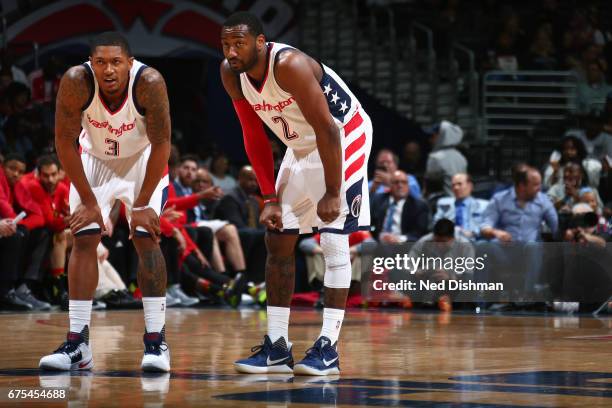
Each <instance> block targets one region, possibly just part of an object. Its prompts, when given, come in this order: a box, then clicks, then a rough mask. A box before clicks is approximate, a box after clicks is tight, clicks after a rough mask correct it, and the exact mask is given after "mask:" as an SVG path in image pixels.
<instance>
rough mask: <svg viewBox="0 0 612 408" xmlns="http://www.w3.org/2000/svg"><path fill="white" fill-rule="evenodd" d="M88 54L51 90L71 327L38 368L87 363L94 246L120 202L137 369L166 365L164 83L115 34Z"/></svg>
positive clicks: (80, 367) (163, 368)
mask: <svg viewBox="0 0 612 408" xmlns="http://www.w3.org/2000/svg"><path fill="white" fill-rule="evenodd" d="M90 51H91V54H90V57H89V61H88V62H86V63H85V64H82V65H80V66H75V67H72V68H70V69H69V70H68V71H67V72H66V74H65V75H64V76H63V78H62V80H61V83H60V87H59V91H58V95H57V104H56V105H57V108H56V117H55V145H56V149H57V154H58V157H59V159H60V161H61V163H62V165H63V167H64V170H65V171H66V174H67V175H68V177H69V178H70V180H71V182H72V184H71V186H70V216H69V217H68V222H69V224H70V230H71V232H72V234H73V235H74V245H73V249H72V254H71V256H70V260H69V263H68V287H69V297H70V300H69V317H70V330H69V332H68V338H67V340H66V342H64V343H63V344H62V345H61V346H60V347H59V348H58V349H57V350H55V351H54V352H53V353H52V354H50V355H47V356H45V357H43V358H42V359H41V360H40V364H39V366H40V368H42V369H49V370H89V369H91V368H92V367H93V359H92V353H91V349H90V347H89V323H90V320H91V306H92V298H93V294H94V291H95V289H96V286H97V284H98V266H97V265H98V264H97V253H96V248H97V246H98V244H99V243H100V237H101V235H102V234H104V233H106V228H107V226H109V224H108V217H109V213H110V210H111V208H112V207H113V205H114V203H115V201H116V200H121V201H122V202H123V203H124V204H125V206H126V208H127V215H128V219H129V222H130V237H131V238H132V240H133V242H134V246H135V247H136V251H137V252H138V257H139V263H138V286H139V287H140V289H141V291H142V294H143V298H142V301H143V306H144V315H145V335H144V349H145V350H144V356H143V359H142V364H141V366H142V369H143V370H146V371H169V370H170V353H169V351H168V345H167V344H166V342H165V329H164V323H165V308H166V306H165V301H166V267H165V262H164V258H163V256H162V253H161V250H160V248H159V244H158V241H159V235H160V228H159V215H160V214H161V212H162V209H163V206H164V204H165V200H166V196H167V186H168V171H167V163H168V157H169V155H170V109H169V106H168V95H167V91H166V84H165V83H164V79H163V78H162V76H161V75H160V73H159V72H157V71H156V70H154V69H153V68H149V67H147V66H145V65H143V64H141V63H140V62H138V61H136V60H134V58H133V57H132V54H131V52H130V47H129V44H128V43H127V41H126V40H125V38H123V37H122V36H121V35H120V34H118V33H116V32H108V33H102V34H99V35H98V36H96V37H95V38H94V39H93V40H92V43H91V50H90ZM79 133H80V135H79ZM77 138H78V140H79V145H80V149H81V152H80V154H79V151H77V148H76V147H75V140H76V139H77ZM99 346H101V347H103V346H104V345H102V344H100V345H99Z"/></svg>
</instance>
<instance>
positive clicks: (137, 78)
mask: <svg viewBox="0 0 612 408" xmlns="http://www.w3.org/2000/svg"><path fill="white" fill-rule="evenodd" d="M145 68H149V66H148V65H145V64H142V66H141V67H140V68H138V71H136V75H135V76H134V83H133V84H132V101H133V102H134V107H135V108H136V111H137V112H138V113H139V114H140V115H141V116H144V115H145V113H146V109H145V108H143V107H142V106H140V105H139V104H138V100H137V99H136V84H137V83H138V80H139V79H140V75H141V74H142V71H144V70H145Z"/></svg>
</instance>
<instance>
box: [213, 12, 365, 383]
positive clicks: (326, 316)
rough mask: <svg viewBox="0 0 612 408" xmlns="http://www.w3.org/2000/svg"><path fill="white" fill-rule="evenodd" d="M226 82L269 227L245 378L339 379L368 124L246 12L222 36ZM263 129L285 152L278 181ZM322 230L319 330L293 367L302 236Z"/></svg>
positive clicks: (330, 81)
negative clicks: (258, 329) (258, 330)
mask: <svg viewBox="0 0 612 408" xmlns="http://www.w3.org/2000/svg"><path fill="white" fill-rule="evenodd" d="M221 43H222V46H223V53H224V55H225V58H226V59H225V60H224V61H223V62H222V64H221V78H222V80H223V85H224V86H225V89H226V91H227V93H228V94H229V95H230V97H231V98H232V100H233V104H234V107H235V109H236V112H237V114H238V117H239V119H240V123H241V125H242V130H243V136H244V145H245V149H246V151H247V155H248V157H249V160H250V161H251V164H252V166H253V168H254V169H255V172H256V175H257V180H258V183H259V185H260V188H261V191H262V194H263V195H264V203H265V207H264V209H263V211H262V214H261V218H260V221H261V222H262V223H263V224H264V225H265V226H266V227H267V228H268V232H267V234H266V246H267V249H268V258H267V263H266V289H267V292H268V307H267V312H268V313H267V314H268V333H267V334H266V335H265V336H264V341H263V344H262V345H260V346H257V347H255V348H254V349H253V351H255V354H253V355H252V356H251V357H249V358H246V359H243V360H239V361H237V362H236V363H234V366H235V368H236V369H237V370H238V371H239V372H244V373H291V372H293V373H295V374H304V375H328V374H339V372H340V364H339V359H338V352H337V342H338V336H339V333H340V327H341V325H342V321H343V318H344V308H345V304H346V297H347V294H348V290H349V286H350V281H351V264H350V255H349V244H348V234H349V233H351V232H353V231H356V230H357V229H360V228H362V229H369V225H370V209H369V202H368V193H367V185H368V181H367V175H366V169H367V160H368V156H369V154H370V149H371V145H372V125H371V121H370V119H369V117H368V115H367V114H366V113H365V112H364V110H363V109H362V107H361V106H360V104H359V101H358V100H357V98H355V95H353V93H352V92H351V91H350V90H349V89H348V87H347V86H346V84H345V83H344V82H343V81H342V79H340V78H339V77H338V75H336V73H335V72H334V71H333V70H331V69H330V68H329V67H326V66H325V65H323V64H320V63H319V62H317V61H315V60H314V59H312V58H311V57H309V56H308V55H306V54H304V53H302V52H300V51H299V50H297V49H295V48H293V47H290V46H287V45H284V44H279V43H272V42H266V39H265V37H264V35H263V30H262V26H261V23H260V22H259V20H258V19H257V18H256V17H255V16H253V15H252V14H249V13H245V12H240V13H236V14H234V15H232V16H230V17H229V18H228V20H227V21H226V22H225V23H224V24H223V28H222V31H221ZM262 123H265V124H266V125H267V126H268V127H269V128H270V129H271V130H272V131H273V132H274V133H275V134H276V136H277V137H278V138H279V139H280V140H281V141H282V142H283V143H285V145H286V146H287V152H286V154H285V157H284V159H283V163H282V165H281V167H280V170H279V173H278V176H277V180H276V184H274V172H273V162H272V152H271V149H270V144H269V141H268V139H267V137H266V134H265V132H264V129H263V126H262ZM317 230H318V232H320V233H321V247H322V249H323V255H324V258H325V265H326V268H325V269H326V270H325V278H324V284H325V295H324V303H325V309H324V310H323V327H322V329H321V333H320V335H319V336H318V338H317V339H316V341H315V343H314V345H313V347H311V348H310V349H308V350H307V351H306V356H305V357H304V358H303V359H302V360H301V361H300V362H299V363H297V364H295V365H294V363H293V357H292V350H291V342H289V337H288V325H289V305H290V302H291V297H292V295H293V288H294V280H295V258H294V251H295V244H296V241H297V239H298V234H307V233H312V232H313V231H317Z"/></svg>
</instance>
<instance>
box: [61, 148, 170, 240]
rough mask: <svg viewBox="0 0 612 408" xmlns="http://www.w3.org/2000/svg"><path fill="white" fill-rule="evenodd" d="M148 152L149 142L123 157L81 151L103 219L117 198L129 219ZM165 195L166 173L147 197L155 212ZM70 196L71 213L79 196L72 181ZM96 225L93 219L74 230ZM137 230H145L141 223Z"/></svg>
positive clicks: (149, 149)
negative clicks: (132, 154) (102, 157)
mask: <svg viewBox="0 0 612 408" xmlns="http://www.w3.org/2000/svg"><path fill="white" fill-rule="evenodd" d="M150 153H151V146H150V145H149V146H147V147H146V148H145V149H144V150H143V151H142V152H141V153H138V154H135V155H134V156H131V157H126V158H124V159H112V160H101V159H99V158H97V157H96V156H93V155H91V154H89V153H82V154H81V161H82V163H83V170H85V177H87V181H88V182H89V185H90V186H91V189H92V190H93V193H94V195H95V196H96V200H97V202H98V206H99V207H100V210H101V212H102V218H103V219H104V222H105V223H106V222H107V220H108V216H109V214H110V211H111V209H112V208H113V205H114V204H115V201H116V200H121V201H122V202H123V203H124V204H125V206H126V209H127V211H126V214H127V217H128V221H129V220H130V214H131V211H132V206H133V203H134V201H135V200H136V198H137V197H138V194H139V193H140V187H141V186H142V182H143V181H144V176H145V173H146V169H147V161H148V160H149V155H150ZM167 198H168V174H166V175H164V176H163V177H162V179H161V180H160V182H159V184H158V185H157V188H156V189H155V191H154V192H153V195H152V196H151V200H150V201H149V206H151V208H153V210H155V212H156V213H157V215H160V214H161V213H162V211H163V208H164V205H165V204H166V200H167ZM69 200H70V213H72V212H73V211H74V210H75V209H76V208H77V206H78V205H79V204H81V197H79V193H78V192H77V191H76V188H74V185H72V184H71V185H70V198H69ZM99 229H100V226H99V225H98V224H96V223H92V224H89V225H88V226H86V227H85V228H82V229H81V230H80V231H78V232H77V234H79V233H86V231H87V232H96V230H99ZM136 230H137V232H141V233H146V231H145V230H144V228H141V227H138V228H137V229H136Z"/></svg>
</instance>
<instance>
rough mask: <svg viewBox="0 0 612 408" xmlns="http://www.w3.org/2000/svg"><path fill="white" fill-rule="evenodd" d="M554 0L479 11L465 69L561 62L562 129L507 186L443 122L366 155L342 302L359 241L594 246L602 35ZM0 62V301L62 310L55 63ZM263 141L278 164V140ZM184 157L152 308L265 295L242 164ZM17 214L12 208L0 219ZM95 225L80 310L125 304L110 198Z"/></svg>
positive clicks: (608, 190) (455, 23)
mask: <svg viewBox="0 0 612 408" xmlns="http://www.w3.org/2000/svg"><path fill="white" fill-rule="evenodd" d="M426 3H428V4H429V6H430V7H432V8H433V9H436V7H438V8H440V10H441V12H440V13H439V19H441V20H442V19H445V23H444V24H446V25H445V26H444V25H443V24H442V23H440V24H439V25H438V26H437V27H443V26H444V27H446V29H447V31H448V32H454V31H453V30H458V31H461V25H462V21H463V22H465V20H462V19H463V18H464V13H463V11H460V10H461V5H462V4H463V5H464V6H465V4H464V3H462V2H460V1H445V2H443V1H430V2H426ZM485 3H487V4H488V3H490V6H491V5H493V4H495V3H496V2H494V1H490V2H485ZM556 3H557V2H555V1H542V2H540V4H539V6H540V8H541V10H540V12H538V13H535V14H533V15H532V16H530V17H529V19H527V18H525V17H524V14H521V13H520V12H519V11H517V10H515V9H513V7H512V6H504V7H501V8H499V9H497V10H494V8H493V7H492V6H491V7H484V8H483V9H482V10H484V11H483V12H485V13H486V12H487V10H488V12H490V13H493V14H494V16H490V21H497V20H499V21H500V24H497V25H495V24H489V23H488V24H487V29H490V28H489V27H495V30H497V31H496V34H495V35H493V36H490V37H488V38H493V39H494V42H493V43H492V44H487V47H488V48H487V50H488V51H487V53H486V55H487V57H486V58H484V59H483V60H482V64H481V68H482V69H483V70H485V69H500V70H514V69H523V68H525V69H572V70H575V71H576V72H577V73H578V76H579V78H580V84H579V88H578V110H577V112H576V113H577V114H578V115H579V120H578V121H577V122H576V123H578V126H576V128H572V129H567V131H566V132H565V134H563V135H560V137H559V141H558V145H557V146H551V155H550V159H549V161H548V162H547V163H516V165H515V166H514V168H513V170H512V183H510V184H506V185H503V184H501V183H500V184H499V185H497V186H495V187H494V188H491V189H488V190H483V189H481V188H478V185H475V182H474V178H473V177H472V176H471V175H470V172H469V170H470V163H469V162H468V160H467V159H466V157H465V155H464V152H463V144H462V141H463V130H462V129H461V128H460V127H459V126H457V125H456V124H453V123H451V122H449V121H441V122H440V123H437V124H434V125H433V126H431V127H429V128H427V129H426V130H425V134H426V135H427V136H426V138H424V139H423V138H418V139H417V138H415V139H409V140H407V141H406V142H405V144H404V146H403V148H402V149H401V151H392V150H390V149H386V148H383V149H380V150H379V151H377V152H373V153H372V156H371V158H370V162H371V165H370V167H371V177H370V189H369V191H370V210H371V218H372V230H371V231H369V232H368V231H360V232H357V233H354V234H351V236H350V246H351V259H352V261H353V281H354V285H353V287H352V289H351V300H349V303H351V302H353V304H355V305H360V304H363V303H364V302H365V301H364V300H363V299H360V297H359V292H360V290H359V289H360V287H359V282H360V280H361V260H360V253H361V251H362V248H363V246H364V243H368V242H379V243H385V244H396V243H402V242H417V244H419V245H423V244H424V243H426V242H437V243H445V246H444V248H445V249H444V250H445V251H447V252H448V253H451V252H453V251H458V250H457V249H456V248H454V246H453V245H455V243H462V244H469V245H473V248H475V250H478V248H479V245H480V243H486V244H491V243H493V244H497V243H502V242H518V243H536V242H542V241H557V242H561V241H569V242H576V243H583V244H587V243H588V244H589V245H595V246H600V247H602V248H605V245H606V242H608V241H609V240H610V217H611V216H612V184H611V180H610V179H611V176H610V169H611V167H612V135H611V133H612V87H610V85H608V78H609V75H610V70H609V69H608V68H609V66H610V61H609V57H610V54H611V53H609V52H608V50H609V47H610V40H611V39H612V35H611V34H610V32H608V30H607V29H606V28H605V27H604V26H603V24H602V22H601V18H600V16H599V14H598V10H599V9H598V8H597V7H591V6H590V5H588V4H585V5H583V6H582V7H579V8H578V9H575V13H573V14H571V15H565V14H562V13H561V12H560V11H559V10H561V8H559V7H557V5H556ZM471 8H472V7H467V6H466V7H465V9H466V10H465V11H467V10H469V9H471ZM440 10H439V11H440ZM449 27H450V28H449ZM1 64H2V66H1V68H0V153H1V154H2V160H1V163H2V166H1V170H0V259H1V261H2V265H3V268H2V272H1V273H0V309H4V310H49V309H50V308H51V307H52V305H59V306H61V307H65V306H66V305H67V283H66V276H65V270H66V265H67V260H68V259H69V256H70V248H71V235H70V234H69V233H68V232H66V231H67V230H66V226H67V223H66V217H67V216H68V215H69V214H68V213H69V208H68V191H69V180H67V178H66V177H65V174H64V173H63V171H62V169H61V166H60V164H59V162H58V161H57V158H56V157H55V156H54V155H53V153H54V147H53V115H54V101H55V95H56V93H57V89H58V85H59V79H60V77H61V74H62V72H63V70H64V69H65V68H66V67H65V66H64V65H63V64H62V62H61V60H60V59H58V58H50V59H49V60H48V61H47V62H46V63H45V65H44V67H43V68H41V69H38V70H35V71H34V72H32V73H30V74H29V75H26V74H25V73H24V72H23V71H22V70H21V69H20V68H19V67H17V66H15V65H14V64H13V63H12V62H11V61H10V58H8V56H5V58H3V59H2V61H1ZM171 102H172V101H171ZM173 131H174V132H178V133H180V132H181V129H174V130H173ZM374 137H376V131H375V134H374ZM271 143H272V146H273V151H274V159H275V165H276V168H277V169H278V166H279V164H280V161H281V160H282V156H283V147H282V145H281V144H280V143H279V142H278V141H276V140H272V141H271ZM206 144H207V145H209V144H210V145H212V143H210V141H206ZM188 153H189V152H187V151H183V152H179V149H178V148H177V147H176V146H174V147H173V150H172V154H171V158H170V161H169V163H168V164H169V172H170V177H171V181H172V182H171V185H170V188H169V196H168V202H167V205H166V207H165V210H164V212H163V214H162V217H161V226H162V238H161V243H160V244H161V247H162V250H163V252H164V255H165V259H166V264H167V265H166V266H167V270H168V295H167V296H168V306H184V307H189V306H195V305H198V304H228V305H230V306H233V307H235V306H237V305H239V304H241V303H243V304H245V303H249V304H254V305H263V304H265V301H266V292H265V285H264V284H263V282H264V276H265V273H264V267H265V245H264V239H263V237H264V229H263V227H262V225H261V224H259V221H258V220H259V213H260V211H261V209H262V205H263V202H262V199H261V197H260V196H259V191H258V186H257V182H256V178H255V174H254V172H253V169H252V168H251V167H249V166H248V165H244V163H232V162H231V161H230V159H229V158H228V156H226V155H225V154H224V152H222V151H220V150H219V149H215V148H214V146H213V147H212V148H211V154H209V155H207V156H206V157H202V156H197V155H192V154H188ZM476 191H478V194H476V193H475V192H476ZM21 212H24V213H25V214H26V216H25V218H23V219H21V220H19V221H18V222H17V223H15V222H13V220H14V219H15V217H18V214H20V213H21ZM107 230H108V231H109V233H108V236H105V237H104V238H103V241H102V244H101V245H100V247H99V248H98V261H99V270H100V280H99V284H98V289H97V291H96V299H97V302H96V306H95V307H98V308H104V307H107V308H137V307H141V303H140V301H139V298H140V293H139V290H138V288H137V284H136V262H137V256H136V254H135V252H134V250H133V248H132V246H131V243H130V242H129V239H128V235H129V228H128V225H127V221H126V217H125V208H124V207H123V206H122V205H121V204H120V203H117V205H116V207H115V208H114V210H113V211H112V214H111V220H110V222H109V225H107ZM464 247H465V245H464ZM419 248H420V247H419ZM296 254H297V257H296V268H297V274H298V277H297V282H296V292H298V293H300V292H309V291H315V292H320V291H321V289H322V286H323V285H322V282H323V273H324V270H325V265H324V263H323V258H322V251H321V248H320V245H319V237H318V236H316V235H315V236H308V237H304V238H303V239H301V240H300V243H299V247H298V249H297V250H296ZM448 277H449V276H446V277H441V279H442V278H448ZM530 279H537V277H530ZM534 284H535V281H534ZM442 300H443V301H442V302H441V303H440V304H439V306H440V307H441V308H442V309H443V310H449V309H450V308H451V306H450V303H451V301H452V300H451V299H442ZM317 301H318V296H317V297H316V299H315V302H314V303H316V302H317Z"/></svg>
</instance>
